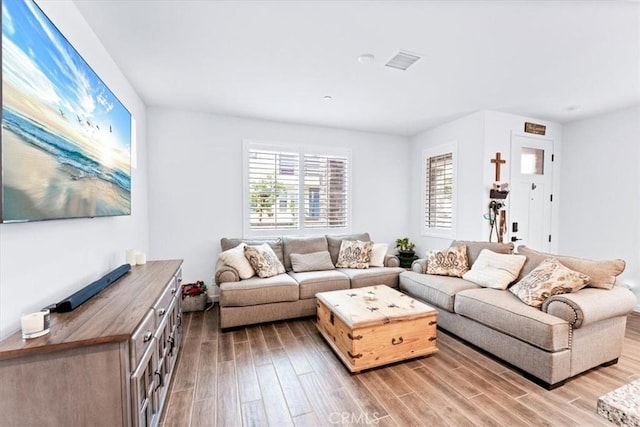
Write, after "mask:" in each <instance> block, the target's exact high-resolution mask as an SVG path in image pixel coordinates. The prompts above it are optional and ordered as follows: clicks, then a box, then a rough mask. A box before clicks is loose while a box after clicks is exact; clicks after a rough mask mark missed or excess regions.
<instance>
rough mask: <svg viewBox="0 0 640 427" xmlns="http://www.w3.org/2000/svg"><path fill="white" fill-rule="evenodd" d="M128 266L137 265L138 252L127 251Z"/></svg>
mask: <svg viewBox="0 0 640 427" xmlns="http://www.w3.org/2000/svg"><path fill="white" fill-rule="evenodd" d="M127 264H131V265H136V251H135V250H133V249H127Z"/></svg>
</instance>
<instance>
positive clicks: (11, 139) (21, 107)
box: [1, 0, 131, 222]
mask: <svg viewBox="0 0 640 427" xmlns="http://www.w3.org/2000/svg"><path fill="white" fill-rule="evenodd" d="M1 166H2V220H3V222H14V221H33V220H44V219H56V218H79V217H95V216H114V215H128V214H130V213H131V115H130V113H129V112H128V111H127V109H126V108H125V107H124V106H123V105H122V104H121V103H120V101H119V100H118V99H117V98H116V97H115V95H114V94H113V93H112V92H111V91H110V90H109V88H108V87H107V86H106V85H105V84H104V83H103V82H102V80H100V78H99V77H98V76H97V75H96V74H95V72H94V71H93V70H92V69H91V67H90V66H89V65H88V64H87V63H86V62H85V61H84V60H83V59H82V57H80V55H79V54H78V53H77V52H76V51H75V49H74V48H73V47H72V46H71V45H70V44H69V43H68V41H67V40H66V39H65V38H64V36H63V35H62V34H61V33H60V32H59V31H58V29H57V28H56V27H55V26H54V25H53V24H52V23H51V21H49V20H48V18H47V17H46V16H45V15H44V14H43V12H42V11H41V10H40V9H39V8H38V6H37V5H36V4H35V3H33V2H32V1H31V0H29V1H22V0H20V1H3V2H2V165H1Z"/></svg>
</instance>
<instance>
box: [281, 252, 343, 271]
mask: <svg viewBox="0 0 640 427" xmlns="http://www.w3.org/2000/svg"><path fill="white" fill-rule="evenodd" d="M290 258H291V266H292V267H293V271H295V272H296V273H302V272H303V271H324V270H333V269H334V268H335V267H334V265H333V262H331V255H330V254H329V251H320V252H311V253H308V254H291V255H290Z"/></svg>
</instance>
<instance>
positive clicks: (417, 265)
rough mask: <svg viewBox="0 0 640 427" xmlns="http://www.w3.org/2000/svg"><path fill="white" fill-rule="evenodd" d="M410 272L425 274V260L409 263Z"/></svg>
mask: <svg viewBox="0 0 640 427" xmlns="http://www.w3.org/2000/svg"><path fill="white" fill-rule="evenodd" d="M411 270H412V271H415V272H416V273H421V274H426V273H427V260H426V258H420V259H417V260H415V261H413V262H412V263H411Z"/></svg>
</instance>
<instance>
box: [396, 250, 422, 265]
mask: <svg viewBox="0 0 640 427" xmlns="http://www.w3.org/2000/svg"><path fill="white" fill-rule="evenodd" d="M398 259H399V260H400V267H402V268H411V264H413V261H415V260H417V259H418V257H417V256H416V253H415V251H406V252H403V251H398Z"/></svg>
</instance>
